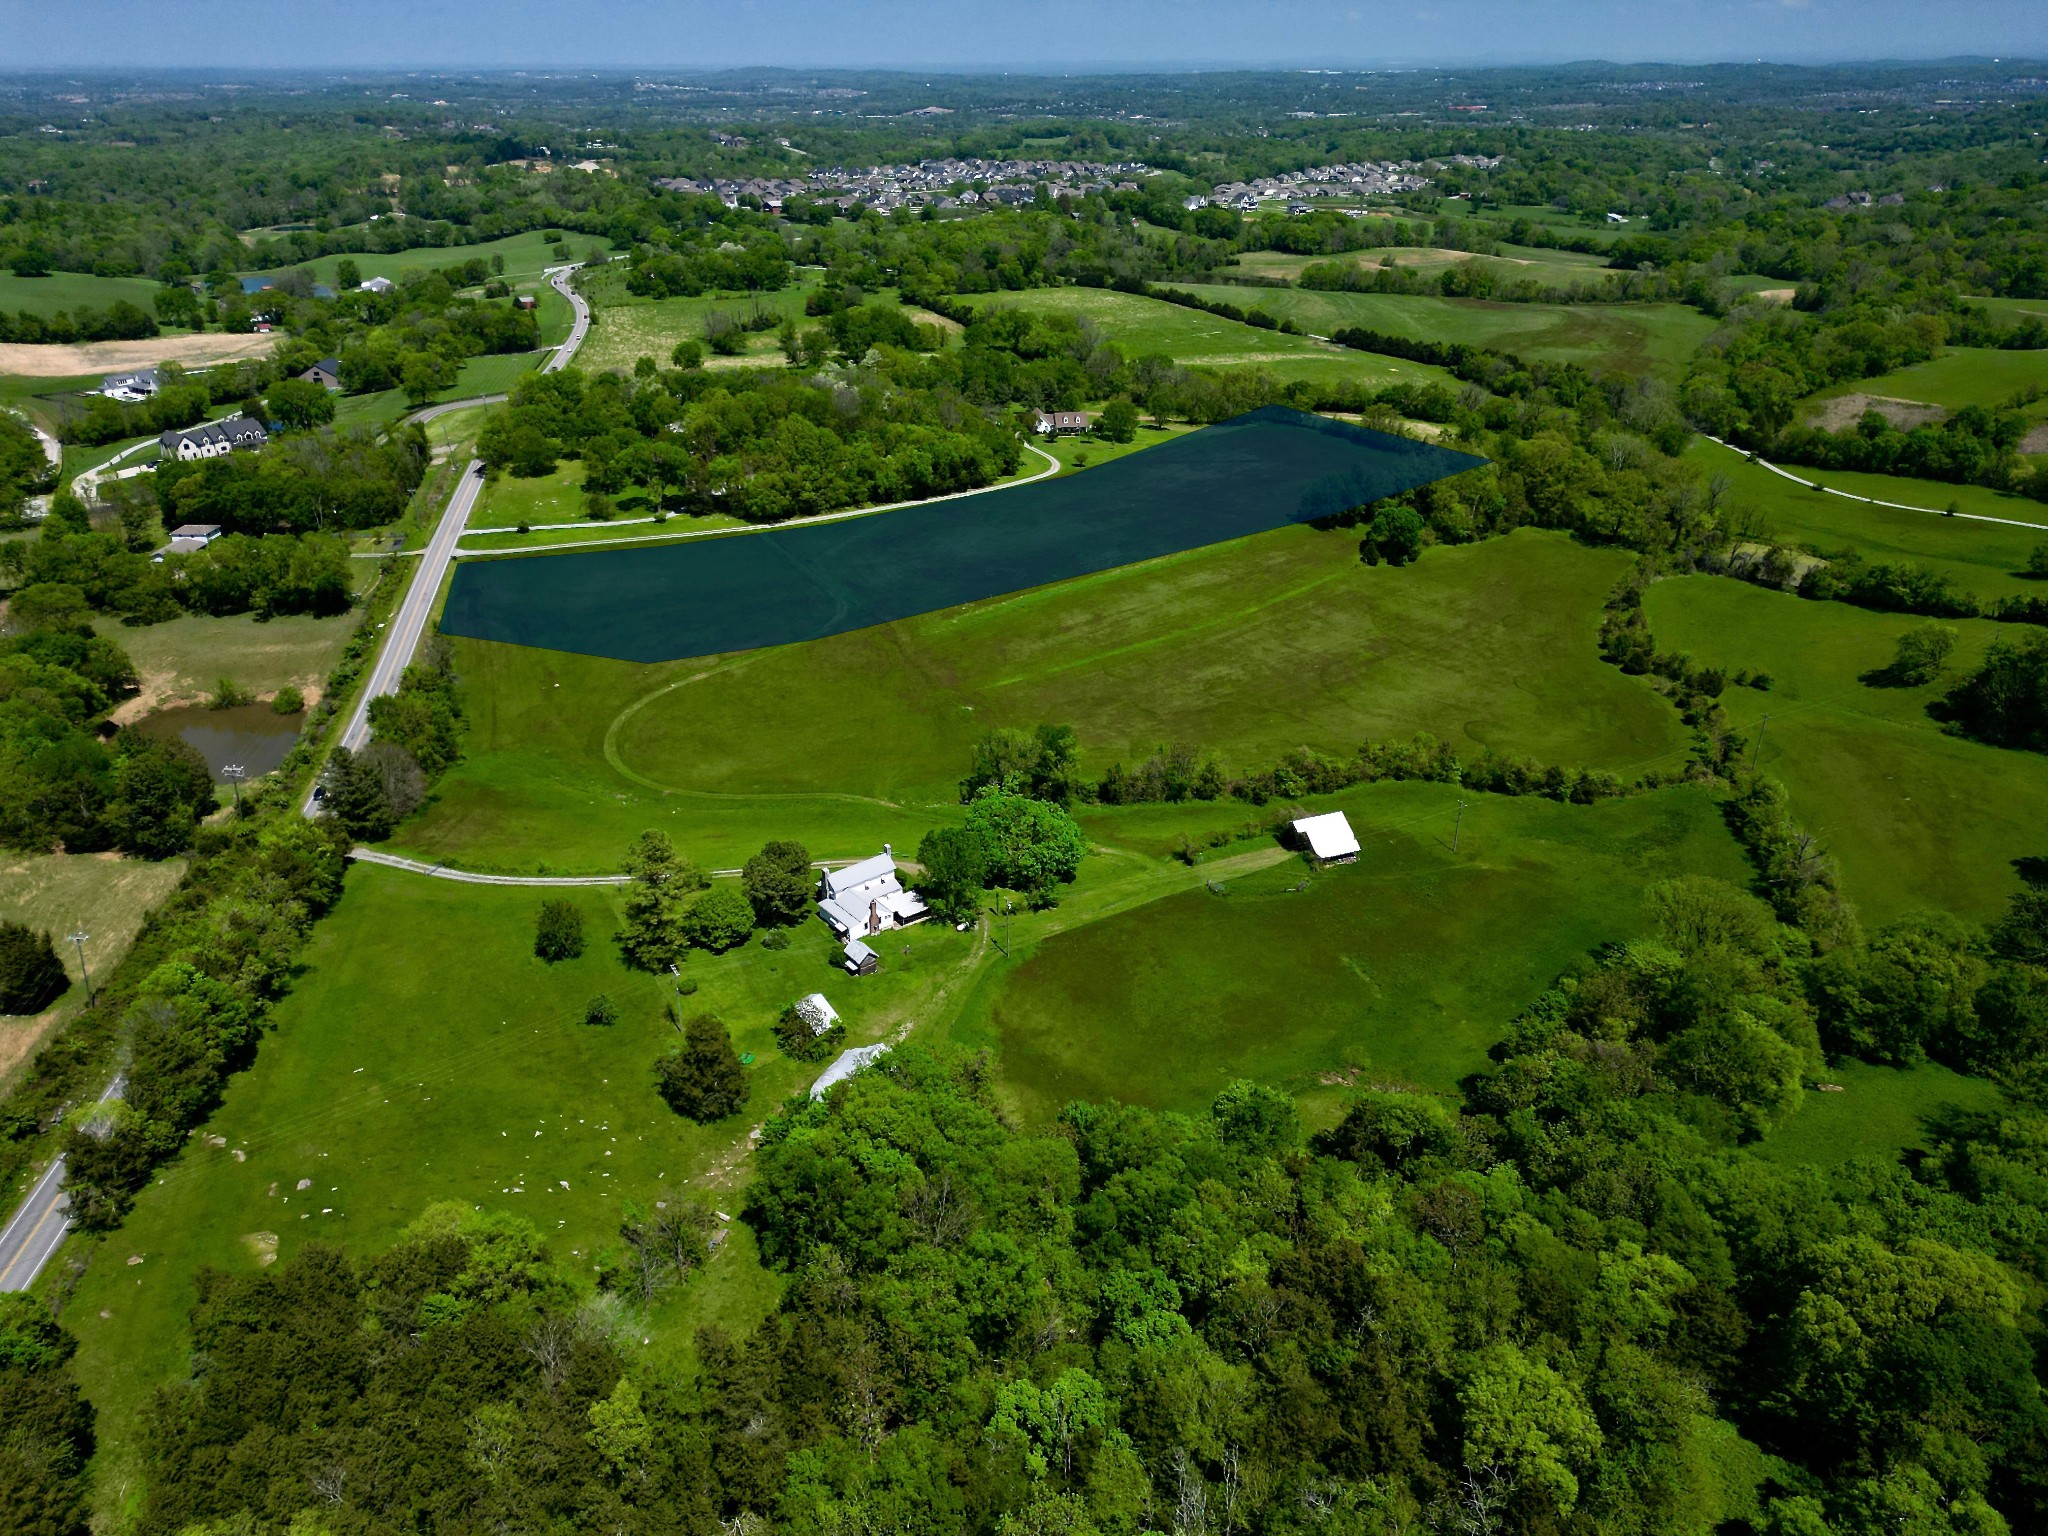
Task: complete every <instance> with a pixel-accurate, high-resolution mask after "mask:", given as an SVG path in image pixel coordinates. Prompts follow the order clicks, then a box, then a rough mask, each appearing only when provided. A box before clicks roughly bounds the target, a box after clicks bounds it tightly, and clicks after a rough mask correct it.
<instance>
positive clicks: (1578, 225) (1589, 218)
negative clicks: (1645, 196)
mask: <svg viewBox="0 0 2048 1536" xmlns="http://www.w3.org/2000/svg"><path fill="white" fill-rule="evenodd" d="M1616 211H1617V212H1619V210H1616ZM1473 217H1475V218H1480V219H1485V220H1487V221H1488V222H1489V223H1494V224H1504V223H1507V222H1510V221H1512V220H1514V219H1527V220H1528V221H1529V222H1530V223H1531V224H1539V225H1541V226H1542V227H1543V228H1545V229H1554V230H1557V231H1559V232H1561V233H1563V234H1568V235H1577V236H1580V237H1581V238H1591V239H1594V240H1598V241H1601V242H1602V243H1603V244H1605V243H1611V242H1613V241H1615V240H1619V239H1620V238H1621V237H1622V236H1623V235H1625V234H1640V233H1641V232H1642V223H1643V221H1642V220H1641V219H1632V220H1630V221H1629V223H1627V224H1610V223H1608V222H1607V216H1606V215H1605V214H1604V213H1600V214H1581V213H1569V212H1567V211H1565V210H1564V209H1562V208H1553V207H1551V206H1550V205H1549V204H1548V203H1489V204H1487V205H1486V206H1485V207H1483V208H1475V209H1474V210H1473Z"/></svg>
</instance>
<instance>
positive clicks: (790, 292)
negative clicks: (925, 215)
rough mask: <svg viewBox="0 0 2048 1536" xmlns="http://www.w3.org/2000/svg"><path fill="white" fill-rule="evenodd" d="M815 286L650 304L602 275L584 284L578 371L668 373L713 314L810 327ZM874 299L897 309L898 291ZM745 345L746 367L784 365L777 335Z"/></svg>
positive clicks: (721, 362)
mask: <svg viewBox="0 0 2048 1536" xmlns="http://www.w3.org/2000/svg"><path fill="white" fill-rule="evenodd" d="M815 286H816V285H815V284H814V283H811V282H799V283H795V284H792V285H791V286H790V287H787V288H784V289H781V290H780V291H779V292H775V293H760V294H738V293H727V294H716V293H707V294H699V295H697V296H696V297H695V298H673V299H646V298H641V297H638V296H637V295H634V294H630V293H628V292H627V291H626V284H625V277H624V274H623V273H616V274H615V273H612V272H600V273H597V274H595V275H593V276H591V277H588V278H586V279H585V280H584V288H583V292H584V296H585V297H586V298H587V299H588V300H589V301H590V305H591V315H592V318H591V324H590V334H589V336H588V337H587V338H585V340H584V343H583V346H582V349H581V350H580V351H579V352H578V353H577V354H576V365H577V366H578V367H579V368H584V369H587V370H589V371H591V372H597V371H599V370H601V369H607V368H613V369H620V370H623V371H626V372H631V371H632V367H633V363H634V361H635V360H636V359H638V358H641V357H651V358H653V359H654V360H655V361H656V362H657V363H659V364H660V365H661V366H662V367H664V368H666V367H668V366H669V354H670V353H671V352H673V351H674V350H675V348H676V343H677V342H680V341H692V340H694V341H702V340H703V339H704V318H705V316H707V315H709V314H710V313H711V312H712V311H713V310H721V311H723V312H724V313H726V314H728V315H731V316H733V317H735V318H738V317H739V316H741V315H746V314H750V313H752V312H753V311H754V310H755V309H756V308H759V309H764V310H767V311H769V312H771V313H773V314H774V315H775V316H777V321H778V324H779V323H780V320H781V319H782V318H785V317H786V318H789V319H793V320H795V321H796V322H797V323H798V324H799V325H802V324H805V323H806V322H805V320H804V300H805V299H806V298H808V297H809V295H810V293H811V292H812V290H813V288H814V287H815ZM872 297H873V298H875V299H878V300H881V301H883V302H887V303H893V302H895V298H896V295H895V293H894V291H893V290H885V291H883V292H880V293H877V294H874V295H872ZM746 340H747V349H748V355H747V358H746V359H745V360H746V361H757V362H760V363H763V364H768V365H780V363H781V362H782V351H781V349H780V348H779V347H778V346H777V345H776V343H775V333H774V332H773V331H772V330H771V331H760V332H755V333H753V334H751V335H749V336H748V337H747V338H746ZM709 361H710V364H711V365H712V366H732V365H734V364H736V363H740V362H742V361H743V359H740V358H714V359H710V360H709Z"/></svg>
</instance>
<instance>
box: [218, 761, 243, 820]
mask: <svg viewBox="0 0 2048 1536" xmlns="http://www.w3.org/2000/svg"><path fill="white" fill-rule="evenodd" d="M248 774H249V770H248V769H247V768H244V767H243V766H242V765H241V764H240V763H229V764H228V765H227V766H226V767H225V768H223V769H221V771H220V776H221V777H222V778H224V779H226V780H227V781H228V783H229V784H230V785H232V786H233V788H234V791H235V814H236V815H237V816H239V815H241V814H242V780H243V779H245V778H246V777H248Z"/></svg>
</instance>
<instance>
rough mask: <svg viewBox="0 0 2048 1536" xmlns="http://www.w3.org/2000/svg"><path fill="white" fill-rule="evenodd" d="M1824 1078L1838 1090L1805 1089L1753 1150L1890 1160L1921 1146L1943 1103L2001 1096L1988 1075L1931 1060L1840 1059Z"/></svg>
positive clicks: (1991, 1106) (1831, 1159)
mask: <svg viewBox="0 0 2048 1536" xmlns="http://www.w3.org/2000/svg"><path fill="white" fill-rule="evenodd" d="M1825 1076H1826V1080H1827V1081H1828V1082H1830V1083H1834V1084H1836V1085H1838V1086H1839V1087H1840V1088H1841V1090H1842V1091H1841V1092H1840V1093H1819V1092H1814V1093H1809V1094H1808V1095H1807V1096H1806V1102H1805V1104H1803V1105H1802V1106H1800V1110H1799V1113H1798V1114H1797V1115H1795V1116H1794V1117H1793V1118H1792V1119H1791V1120H1790V1121H1789V1122H1788V1123H1787V1124H1786V1125H1784V1126H1783V1127H1782V1128H1780V1129H1779V1130H1777V1131H1775V1132H1773V1133H1772V1135H1771V1137H1770V1139H1769V1140H1767V1141H1765V1142H1764V1143H1763V1144H1762V1145H1761V1146H1760V1147H1759V1148H1758V1149H1757V1150H1758V1151H1760V1152H1761V1153H1762V1154H1763V1155H1764V1156H1765V1157H1768V1158H1770V1159H1771V1160H1772V1161H1773V1162H1779V1163H1820V1164H1823V1165H1832V1164H1836V1163H1846V1162H1848V1161H1849V1160H1850V1159H1851V1158H1858V1157H1877V1158H1883V1159H1884V1160H1885V1161H1887V1162H1890V1161H1892V1160H1893V1159H1895V1158H1897V1157H1898V1156H1899V1154H1900V1153H1902V1152H1910V1151H1917V1150H1921V1149H1924V1148H1925V1147H1926V1146H1927V1144H1928V1140H1929V1136H1928V1131H1929V1124H1928V1122H1929V1120H1930V1119H1932V1118H1934V1117H1935V1116H1938V1115H1940V1114H1941V1113H1942V1112H1943V1111H1945V1110H1954V1109H1963V1110H1977V1111H1993V1110H1996V1109H1997V1108H1998V1107H1999V1106H2000V1105H2001V1104H2003V1103H2004V1102H2005V1100H2004V1096H2003V1095H2002V1094H2000V1093H1999V1091H1998V1089H1997V1088H1996V1087H1995V1086H1994V1085H1993V1084H1991V1083H1988V1082H1986V1081H1985V1080H1984V1079H1983V1078H1980V1077H1964V1076H1963V1075H1962V1074H1961V1073H1959V1072H1951V1071H1950V1070H1949V1069H1948V1068H1947V1067H1944V1066H1941V1065H1939V1064H1938V1063H1936V1062H1932V1061H1930V1062H1926V1063H1924V1064H1922V1065H1921V1066H1917V1067H1913V1068H1910V1069H1908V1070H1905V1071H1901V1070H1899V1069H1898V1068H1896V1067H1874V1066H1870V1065H1868V1064H1867V1063H1864V1062H1860V1061H1844V1062H1839V1063H1837V1064H1836V1065H1834V1066H1832V1067H1829V1068H1828V1069H1827V1072H1826V1074H1825Z"/></svg>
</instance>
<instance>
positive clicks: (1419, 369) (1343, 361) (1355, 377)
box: [961, 284, 1450, 386]
mask: <svg viewBox="0 0 2048 1536" xmlns="http://www.w3.org/2000/svg"><path fill="white" fill-rule="evenodd" d="M1176 286H1182V287H1188V288H1189V291H1191V292H1198V293H1202V294H1205V295H1207V296H1208V297H1210V298H1215V299H1220V300H1222V301H1223V302H1225V303H1229V304H1235V305H1238V306H1239V307H1240V308H1251V307H1253V306H1254V305H1260V306H1263V307H1265V308H1267V309H1269V310H1271V311H1272V312H1273V313H1274V314H1275V315H1280V314H1282V313H1283V311H1282V310H1281V308H1280V307H1279V305H1278V304H1276V303H1273V302H1271V301H1273V300H1276V299H1285V298H1287V297H1289V296H1290V295H1289V294H1288V292H1287V291H1286V290H1284V289H1263V288H1262V289H1248V288H1239V287H1232V286H1229V285H1224V284H1215V285H1210V286H1207V287H1202V288H1193V287H1191V286H1189V285H1176ZM961 302H962V303H967V304H972V305H973V306H974V307H975V308H976V309H983V308H988V307H994V306H1006V307H1013V308H1017V309H1027V310H1037V311H1056V312H1059V313H1064V314H1072V315H1080V316H1082V317H1083V318H1085V319H1088V320H1091V321H1093V322H1094V323H1095V324H1096V325H1097V326H1099V327H1100V328H1101V330H1102V334H1103V336H1104V337H1105V338H1106V339H1107V340H1109V341H1112V342H1114V343H1116V345H1117V346H1118V347H1120V348H1122V349H1123V353H1124V355H1125V356H1126V357H1127V358H1135V357H1143V356H1146V355H1148V354H1157V355H1160V356H1165V357H1170V358H1172V359H1173V360H1174V361H1175V362H1177V363H1186V364H1190V365H1193V366H1198V367H1203V368H1253V367H1255V368H1260V369H1263V370H1264V371H1265V372H1267V373H1270V374H1272V375H1273V376H1274V377H1275V378H1277V379H1282V380H1292V379H1306V380H1309V381H1311V382H1314V383H1338V382H1343V381H1354V382H1356V383H1359V384H1365V385H1375V386H1377V385H1386V384H1397V383H1401V384H1421V383H1431V382H1443V381H1447V380H1448V379H1449V377H1450V376H1449V375H1448V374H1446V373H1445V372H1444V371H1443V370H1442V369H1440V368H1431V367H1427V366H1425V365H1423V364H1421V363H1410V362H1406V361H1404V360H1402V359H1400V358H1393V357H1380V356H1377V355H1376V354H1373V353H1370V352H1354V351H1352V350H1350V349H1349V348H1347V347H1339V346H1335V345H1333V344H1331V343H1329V342H1324V341H1317V340H1315V339H1314V338H1313V337H1310V336H1289V335H1287V334H1285V333H1284V332H1280V331H1267V330H1261V329H1260V328H1259V327H1257V326H1255V325H1246V324H1244V323H1243V322H1241V321H1237V320H1226V319H1224V318H1223V317H1222V316H1220V315H1211V314H1205V313H1204V312H1203V311H1201V310H1199V309H1189V308H1187V307H1186V306H1185V305H1181V304H1169V303H1167V302H1166V301H1165V300H1163V299H1148V298H1145V297H1143V296H1142V295H1139V294H1135V293H1117V292H1115V291H1114V290H1112V289H1107V288H1034V289H1030V290H1028V291H1026V292H1023V293H1002V294H972V295H966V296H963V297H962V299H961Z"/></svg>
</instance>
